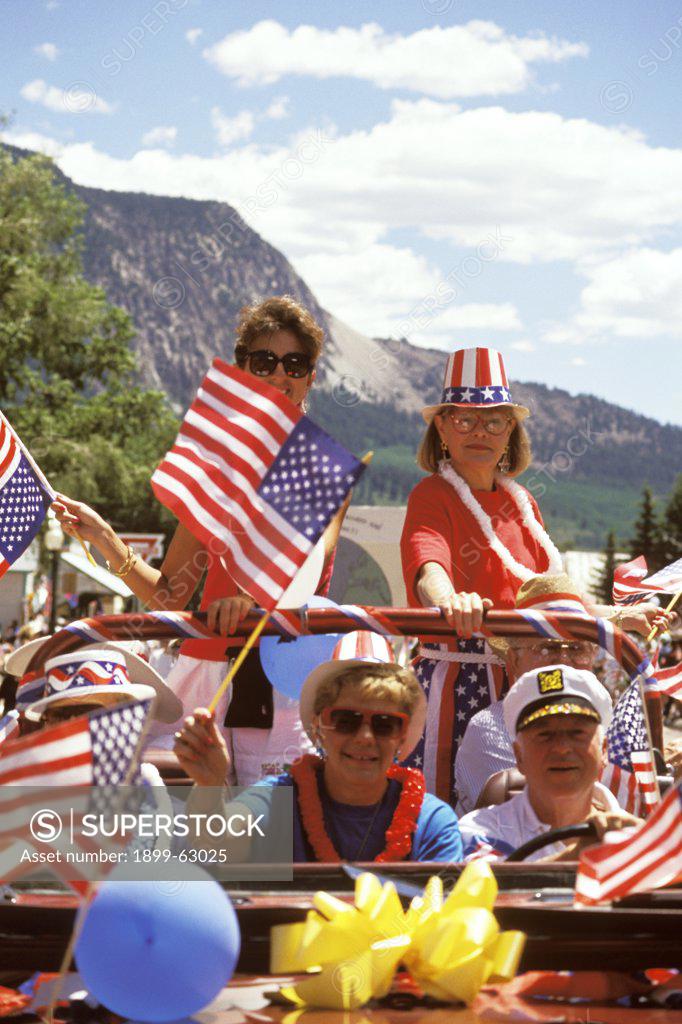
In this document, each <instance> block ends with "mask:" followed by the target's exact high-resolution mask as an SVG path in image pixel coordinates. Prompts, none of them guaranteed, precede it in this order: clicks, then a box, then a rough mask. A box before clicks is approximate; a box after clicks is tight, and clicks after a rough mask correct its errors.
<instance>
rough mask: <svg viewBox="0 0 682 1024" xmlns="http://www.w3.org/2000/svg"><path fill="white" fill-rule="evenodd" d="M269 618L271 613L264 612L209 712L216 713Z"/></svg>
mask: <svg viewBox="0 0 682 1024" xmlns="http://www.w3.org/2000/svg"><path fill="white" fill-rule="evenodd" d="M269 618H270V612H264V613H263V617H262V619H261V620H260V621H259V622H258V623H257V624H256V626H255V627H254V628H253V630H252V631H251V634H250V635H249V636H248V638H247V640H246V643H245V644H244V646H243V647H242V649H241V651H240V652H239V654H238V655H237V657H236V658H235V659H234V661H233V662H232V664H231V665H230V667H229V669H228V672H227V675H226V676H225V678H224V679H223V681H222V683H221V684H220V686H219V688H218V689H217V690H216V692H215V693H214V695H213V699H212V701H211V703H210V704H209V705H208V710H209V711H215V709H216V706H217V704H218V701H219V700H220V698H221V697H222V695H223V694H224V693H225V690H226V689H227V688H228V686H229V685H230V683H231V682H232V680H233V679H234V677H235V675H236V674H237V672H238V671H239V669H240V668H241V667H242V664H243V662H244V659H245V658H246V655H247V654H248V653H249V651H250V650H251V648H252V647H253V645H254V644H255V642H256V640H257V639H258V637H259V636H260V635H261V633H262V632H263V630H264V628H265V625H266V623H267V621H268V619H269Z"/></svg>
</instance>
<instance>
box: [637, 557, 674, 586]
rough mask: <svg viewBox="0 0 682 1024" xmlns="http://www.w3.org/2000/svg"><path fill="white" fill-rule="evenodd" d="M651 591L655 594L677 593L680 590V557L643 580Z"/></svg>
mask: <svg viewBox="0 0 682 1024" xmlns="http://www.w3.org/2000/svg"><path fill="white" fill-rule="evenodd" d="M644 583H645V585H647V586H648V587H649V588H650V590H651V591H653V592H654V593H657V594H677V593H679V591H680V590H682V558H678V559H677V561H676V562H671V563H670V565H665V566H664V567H663V568H662V569H659V570H658V572H655V573H654V574H653V576H648V577H647V578H646V579H645V580H644Z"/></svg>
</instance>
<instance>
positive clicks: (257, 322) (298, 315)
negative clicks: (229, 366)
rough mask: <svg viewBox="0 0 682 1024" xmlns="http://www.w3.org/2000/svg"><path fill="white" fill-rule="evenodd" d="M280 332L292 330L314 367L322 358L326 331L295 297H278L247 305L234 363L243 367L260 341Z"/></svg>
mask: <svg viewBox="0 0 682 1024" xmlns="http://www.w3.org/2000/svg"><path fill="white" fill-rule="evenodd" d="M277 331H291V333H292V334H293V335H294V337H296V338H297V339H298V341H299V342H300V343H301V345H302V346H303V351H304V352H305V353H306V355H307V356H308V357H309V358H310V362H311V363H312V364H313V365H314V364H315V363H316V362H317V360H318V359H319V357H320V352H321V351H322V342H323V340H324V331H323V330H322V328H321V327H320V325H319V324H318V323H317V322H316V321H315V320H314V319H313V317H312V316H311V314H310V313H309V312H308V310H307V309H305V308H304V307H303V306H302V305H301V304H300V303H299V302H296V300H295V299H293V298H292V297H291V295H275V296H273V297H272V298H270V299H266V300H265V301H264V302H260V303H259V304H258V305H257V306H244V307H243V309H241V310H240V313H239V325H238V327H237V341H236V344H235V347H234V361H235V363H236V364H237V366H243V365H244V363H245V362H246V357H247V356H248V354H249V349H250V347H251V345H252V343H253V342H254V341H256V339H257V338H261V337H266V338H267V337H269V336H270V335H272V334H276V333H277Z"/></svg>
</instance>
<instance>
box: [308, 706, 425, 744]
mask: <svg viewBox="0 0 682 1024" xmlns="http://www.w3.org/2000/svg"><path fill="white" fill-rule="evenodd" d="M320 718H321V720H322V725H323V726H324V727H325V728H326V729H334V731H335V732H338V733H341V735H342V736H354V735H355V733H356V732H357V731H358V730H359V728H360V726H361V725H369V727H370V729H371V730H372V733H373V734H374V736H375V737H377V738H384V737H389V738H390V739H396V738H397V737H399V736H403V735H404V733H405V730H406V729H407V724H408V722H409V720H410V719H409V715H405V714H403V712H402V711H391V712H388V713H387V712H384V711H357V710H356V709H355V708H323V709H322V712H321V714H320Z"/></svg>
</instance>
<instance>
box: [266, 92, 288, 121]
mask: <svg viewBox="0 0 682 1024" xmlns="http://www.w3.org/2000/svg"><path fill="white" fill-rule="evenodd" d="M263 116H264V117H266V118H269V119H270V120H272V121H281V120H282V119H283V118H285V117H289V97H288V96H276V97H275V98H274V100H273V101H272V103H271V104H270V106H269V107H268V108H267V110H266V111H265V113H264V115H263Z"/></svg>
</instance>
